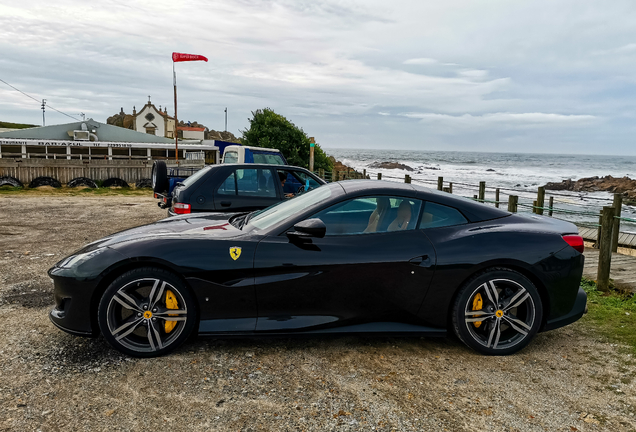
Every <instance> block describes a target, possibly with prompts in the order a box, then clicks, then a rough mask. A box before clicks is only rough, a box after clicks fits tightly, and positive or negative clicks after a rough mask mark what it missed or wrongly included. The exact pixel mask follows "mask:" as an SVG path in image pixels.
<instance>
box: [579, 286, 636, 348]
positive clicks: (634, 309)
mask: <svg viewBox="0 0 636 432" xmlns="http://www.w3.org/2000/svg"><path fill="white" fill-rule="evenodd" d="M581 286H582V287H583V289H584V290H585V292H586V293H587V304H588V313H587V315H586V316H585V322H587V323H589V324H591V325H592V326H593V327H594V328H595V329H596V330H597V331H598V332H599V333H600V334H602V335H603V336H606V337H607V338H608V339H609V340H611V341H614V342H617V343H621V344H625V345H629V346H630V347H631V349H632V350H633V351H634V352H636V296H634V294H631V293H625V292H620V291H615V290H612V291H610V292H609V293H603V292H601V291H598V290H597V289H596V282H594V281H592V280H590V279H587V278H583V279H582V280H581Z"/></svg>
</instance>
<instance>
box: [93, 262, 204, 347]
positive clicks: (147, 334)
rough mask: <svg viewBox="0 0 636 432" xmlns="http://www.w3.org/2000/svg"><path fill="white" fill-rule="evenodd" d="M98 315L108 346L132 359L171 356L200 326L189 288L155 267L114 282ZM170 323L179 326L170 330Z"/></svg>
mask: <svg viewBox="0 0 636 432" xmlns="http://www.w3.org/2000/svg"><path fill="white" fill-rule="evenodd" d="M170 293H172V295H171V294H170ZM170 297H171V298H174V299H175V300H176V303H173V304H172V306H173V307H169V306H170V304H171V301H170ZM174 307H177V309H174ZM174 312H177V313H174ZM97 314H98V321H99V328H100V330H101V332H102V334H103V335H104V338H105V339H106V340H107V341H108V343H109V344H110V345H112V346H113V347H114V348H115V349H117V350H119V351H121V352H122V353H124V354H126V355H129V356H132V357H157V356H161V355H164V354H167V353H169V352H171V351H172V350H174V349H175V348H177V347H178V346H179V345H181V344H182V343H183V342H184V341H185V340H186V339H187V338H188V336H190V334H191V333H192V331H193V329H194V328H195V326H196V324H197V309H196V305H195V300H194V297H193V295H192V294H191V292H190V290H189V289H188V287H187V286H186V285H185V284H184V283H183V281H182V280H181V279H179V278H178V277H177V276H176V275H174V274H173V273H171V272H169V271H166V270H163V269H160V268H156V267H143V268H139V269H134V270H130V271H128V272H126V273H124V274H122V275H121V276H119V277H118V278H117V279H115V280H114V281H113V282H112V283H111V284H110V285H109V286H108V288H106V291H105V292H104V295H103V296H102V298H101V300H100V302H99V307H98V311H97ZM169 323H176V324H175V325H174V327H173V328H171V329H169V327H170V326H171V325H172V324H169ZM149 329H150V330H152V331H149Z"/></svg>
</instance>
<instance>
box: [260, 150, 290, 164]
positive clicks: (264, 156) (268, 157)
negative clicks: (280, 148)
mask: <svg viewBox="0 0 636 432" xmlns="http://www.w3.org/2000/svg"><path fill="white" fill-rule="evenodd" d="M254 163H257V164H269V165H285V163H284V162H283V158H282V157H281V156H280V154H274V153H261V152H258V151H254Z"/></svg>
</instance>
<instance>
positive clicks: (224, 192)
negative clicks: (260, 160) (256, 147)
mask: <svg viewBox="0 0 636 432" xmlns="http://www.w3.org/2000/svg"><path fill="white" fill-rule="evenodd" d="M274 176H275V174H274V171H273V170H272V169H270V168H235V169H232V170H231V171H230V172H229V173H226V176H225V178H224V179H222V180H221V181H220V182H219V183H218V186H217V188H216V190H215V194H214V207H215V209H216V210H220V211H251V210H258V209H262V208H265V207H269V206H270V205H272V204H275V203H277V202H278V201H280V200H281V198H280V191H279V189H280V188H279V186H278V184H277V178H275V177H274Z"/></svg>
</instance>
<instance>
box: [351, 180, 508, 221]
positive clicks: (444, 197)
mask: <svg viewBox="0 0 636 432" xmlns="http://www.w3.org/2000/svg"><path fill="white" fill-rule="evenodd" d="M338 184H340V185H341V186H342V188H343V189H344V190H345V192H346V193H347V195H357V194H361V193H364V194H367V193H376V194H382V195H388V194H394V193H395V194H404V195H405V196H411V197H417V198H420V199H422V200H425V201H432V202H435V203H438V204H442V205H447V206H449V207H454V208H456V209H458V210H459V211H461V212H462V213H463V214H464V216H466V218H467V219H468V220H469V221H470V222H481V221H486V220H491V219H498V218H501V217H505V216H510V214H511V213H509V212H507V211H505V210H502V209H498V208H495V207H491V206H488V205H484V204H482V203H479V202H477V201H473V200H471V199H468V198H464V197H461V196H457V195H452V194H449V193H447V192H440V191H438V190H435V189H430V188H427V187H423V186H419V185H413V184H410V183H398V182H390V181H385V180H345V181H341V182H338Z"/></svg>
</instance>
